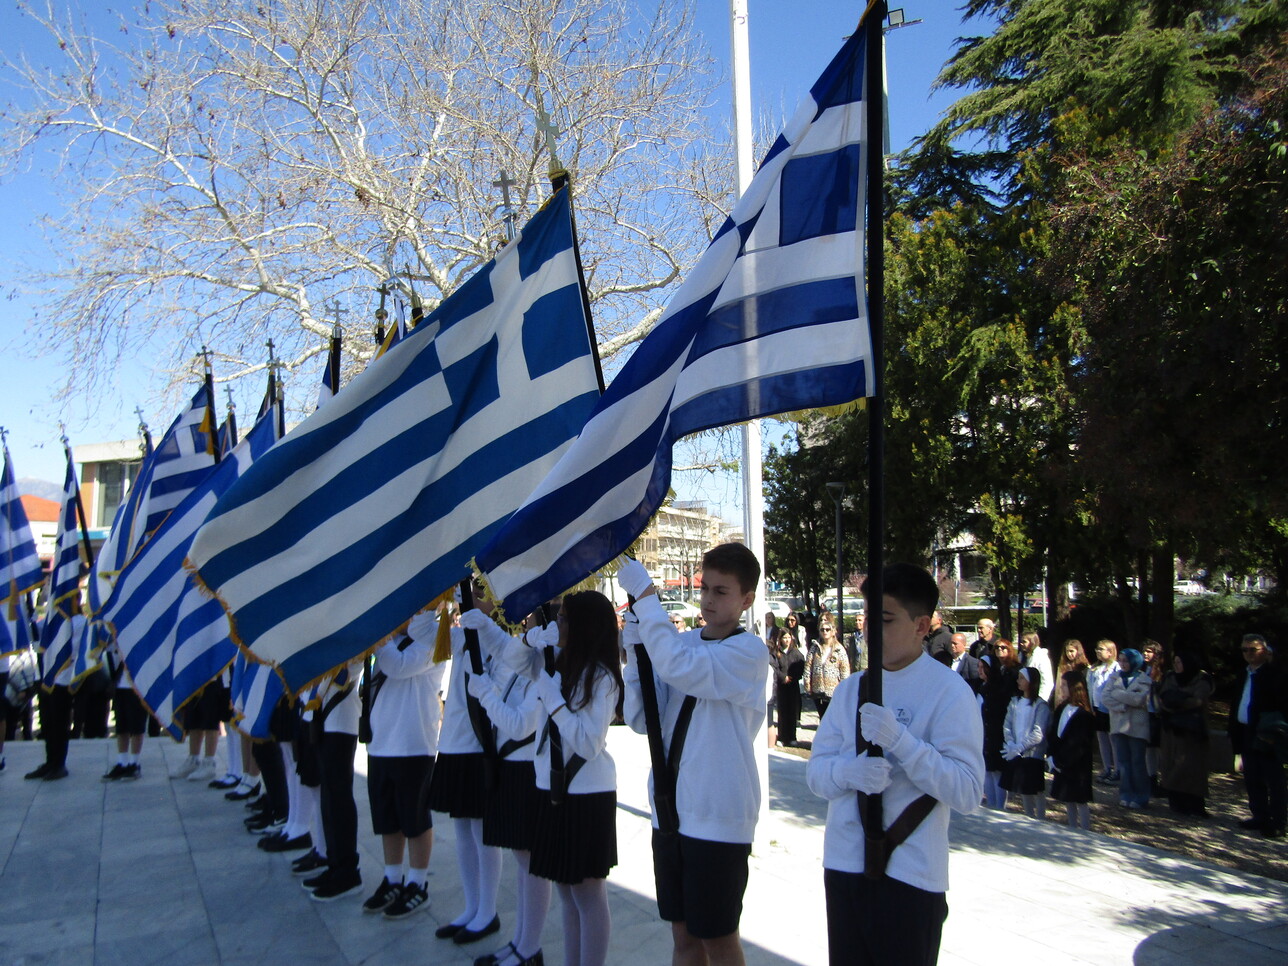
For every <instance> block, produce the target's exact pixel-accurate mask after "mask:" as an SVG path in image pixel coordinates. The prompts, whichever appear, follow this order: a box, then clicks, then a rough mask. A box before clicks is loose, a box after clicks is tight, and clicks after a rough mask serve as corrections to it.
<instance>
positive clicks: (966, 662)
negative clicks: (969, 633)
mask: <svg viewBox="0 0 1288 966" xmlns="http://www.w3.org/2000/svg"><path fill="white" fill-rule="evenodd" d="M949 645H950V647H951V648H952V657H951V658H950V660H949V664H948V666H949V667H951V668H952V669H953V670H954V671H956V672H957V673H958V674H960V675H961V676H962V678H963V679H964V680H965V681H966V683H967V684H969V685H970V689H971V690H972V691H974V692H975V693H976V694H979V690H980V688H982V687H983V686H984V679H983V676H982V675H981V674H980V672H979V658H977V657H971V656H970V654H969V653H967V650H966V635H965V634H953V635H952V636H951V637H950V638H949Z"/></svg>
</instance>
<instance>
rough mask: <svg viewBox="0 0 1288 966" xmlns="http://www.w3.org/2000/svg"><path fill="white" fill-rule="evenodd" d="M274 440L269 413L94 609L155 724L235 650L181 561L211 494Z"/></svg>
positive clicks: (216, 607) (217, 609)
mask: <svg viewBox="0 0 1288 966" xmlns="http://www.w3.org/2000/svg"><path fill="white" fill-rule="evenodd" d="M276 440H277V419H276V418H275V414H273V413H271V412H270V414H269V415H268V416H267V417H265V418H264V419H261V420H260V421H259V422H257V423H256V424H255V426H254V428H252V429H251V431H250V432H249V433H248V434H247V435H246V438H245V439H243V440H242V441H241V443H239V444H238V445H237V447H236V448H235V449H233V451H232V452H231V453H230V454H229V455H228V456H227V457H225V458H224V459H223V460H222V461H221V462H220V463H219V465H218V466H217V467H215V469H214V470H213V471H211V472H210V473H208V474H207V475H206V478H205V479H204V480H203V481H202V482H201V484H200V485H198V486H197V487H196V488H195V489H194V490H192V491H191V492H190V493H189V494H188V496H187V498H186V499H185V500H184V501H183V502H182V503H181V504H179V506H178V507H176V508H175V510H174V511H173V512H172V513H171V514H170V515H169V516H168V517H167V518H166V520H165V521H164V522H163V523H162V524H161V526H160V527H159V528H158V529H157V531H156V532H155V533H154V534H153V535H152V537H151V539H149V540H148V542H147V543H146V544H145V545H144V546H143V548H142V549H141V550H140V551H139V553H138V554H137V555H135V557H134V558H133V559H132V560H131V561H130V562H129V563H128V564H127V565H126V566H125V569H124V570H122V571H121V573H120V576H118V577H117V579H116V583H115V586H114V587H113V589H112V596H111V597H109V598H108V600H107V602H106V603H105V604H104V605H103V609H102V612H101V613H100V615H99V617H100V620H101V621H102V623H103V624H104V625H105V626H107V627H108V628H110V630H111V633H112V635H113V636H114V638H115V641H116V646H117V649H118V650H119V651H120V653H121V658H122V660H123V661H124V662H125V666H126V667H127V668H128V669H129V671H130V677H131V678H132V679H133V680H134V686H135V688H136V689H137V690H138V692H139V695H140V696H141V697H142V698H143V701H144V703H145V704H147V706H148V707H149V708H151V709H152V711H153V712H154V713H155V714H156V716H157V718H158V719H159V720H160V721H161V722H163V723H166V722H169V721H171V720H172V719H173V717H174V715H175V713H176V712H177V711H178V709H179V708H181V707H182V706H183V704H184V702H186V701H188V700H189V699H190V698H191V697H192V696H193V695H194V694H196V693H197V692H198V691H200V690H201V688H202V687H204V686H205V685H206V683H207V682H209V681H210V680H211V679H212V678H214V677H217V676H218V675H219V673H220V672H221V671H223V669H224V668H226V667H227V666H228V665H229V664H231V663H232V661H233V658H234V657H235V656H236V654H237V648H236V645H234V644H233V643H232V642H231V641H230V640H229V639H228V618H227V616H226V615H225V614H224V610H223V608H222V607H221V606H220V604H219V602H218V601H216V600H212V599H211V598H210V597H209V596H208V595H207V594H206V593H205V592H204V591H203V590H202V589H201V588H200V587H198V586H197V584H196V582H195V581H194V580H193V579H192V575H191V574H189V573H188V571H187V570H186V569H185V568H184V559H185V558H186V556H187V554H188V550H189V548H190V547H191V545H192V540H193V537H194V536H195V535H196V533H197V529H198V528H199V527H200V526H201V524H202V522H203V521H204V520H205V519H206V515H207V514H208V513H209V512H210V510H211V507H213V506H214V505H215V502H216V500H218V498H219V497H220V496H221V495H222V494H224V493H226V492H227V491H228V490H229V489H230V488H231V487H232V485H233V484H234V483H235V482H236V481H237V479H238V478H239V477H240V476H241V475H242V474H243V473H244V472H245V471H246V469H247V467H249V466H250V465H251V464H252V463H253V462H254V461H255V460H257V459H259V458H260V457H261V456H262V455H263V454H264V453H266V452H267V451H268V450H269V448H270V447H271V446H272V445H273V444H274V443H275V442H276ZM172 730H173V729H172Z"/></svg>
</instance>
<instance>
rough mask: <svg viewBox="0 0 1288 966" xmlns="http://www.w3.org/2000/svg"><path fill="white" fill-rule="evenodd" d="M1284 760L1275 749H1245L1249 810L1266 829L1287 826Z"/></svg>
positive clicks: (1244, 763) (1287, 788) (1286, 788)
mask: <svg viewBox="0 0 1288 966" xmlns="http://www.w3.org/2000/svg"><path fill="white" fill-rule="evenodd" d="M1286 777H1288V776H1285V774H1284V766H1283V763H1282V762H1280V761H1279V758H1278V756H1276V755H1275V753H1274V752H1273V751H1259V750H1258V749H1256V748H1245V749H1244V751H1243V787H1244V788H1245V789H1246V790H1247V792H1248V811H1250V812H1252V817H1253V818H1254V819H1256V820H1257V821H1258V822H1260V823H1261V827H1262V828H1276V829H1281V828H1284V825H1285V822H1286V821H1288V787H1285V786H1286Z"/></svg>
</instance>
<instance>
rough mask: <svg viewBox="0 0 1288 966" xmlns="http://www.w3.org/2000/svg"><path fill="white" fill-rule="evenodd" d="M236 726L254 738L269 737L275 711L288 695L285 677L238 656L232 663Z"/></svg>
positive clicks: (234, 724) (234, 722) (231, 687)
mask: <svg viewBox="0 0 1288 966" xmlns="http://www.w3.org/2000/svg"><path fill="white" fill-rule="evenodd" d="M229 690H231V691H232V700H233V726H234V727H235V728H237V729H238V730H239V731H241V732H242V733H243V734H245V735H248V736H249V737H251V738H269V737H271V736H272V735H271V732H270V730H269V723H270V722H271V721H272V718H273V709H274V708H275V707H277V702H278V701H280V700H281V699H282V696H283V695H284V694H286V685H285V684H284V683H283V681H282V676H281V675H280V674H278V673H277V671H276V670H274V669H273V668H271V667H269V666H268V665H267V664H260V663H258V662H256V661H248V660H247V659H246V655H245V654H242V653H240V652H239V653H238V654H237V659H236V660H235V661H234V662H233V671H232V675H231V684H230V686H229Z"/></svg>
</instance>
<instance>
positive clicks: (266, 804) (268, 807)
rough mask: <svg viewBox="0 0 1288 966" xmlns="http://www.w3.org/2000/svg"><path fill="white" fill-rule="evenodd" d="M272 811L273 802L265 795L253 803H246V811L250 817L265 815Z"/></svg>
mask: <svg viewBox="0 0 1288 966" xmlns="http://www.w3.org/2000/svg"><path fill="white" fill-rule="evenodd" d="M272 810H273V800H272V799H271V798H269V797H268V796H267V795H261V796H259V798H257V799H255V800H254V801H253V802H247V803H246V811H248V812H250V813H251V814H252V815H267V814H268V813H269V812H271V811H272Z"/></svg>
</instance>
